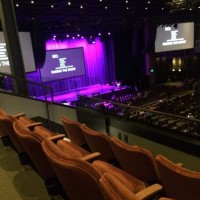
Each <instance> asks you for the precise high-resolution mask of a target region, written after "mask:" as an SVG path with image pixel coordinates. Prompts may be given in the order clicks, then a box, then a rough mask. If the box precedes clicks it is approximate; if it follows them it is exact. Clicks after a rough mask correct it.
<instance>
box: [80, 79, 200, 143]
mask: <svg viewBox="0 0 200 200" xmlns="http://www.w3.org/2000/svg"><path fill="white" fill-rule="evenodd" d="M199 84H200V83H199V80H198V79H190V80H185V81H184V82H174V83H173V82H171V83H165V84H160V85H156V86H153V87H151V88H148V89H145V90H141V91H138V90H137V89H136V88H127V89H123V90H118V91H116V92H115V91H112V92H111V93H108V94H104V95H99V96H95V98H84V99H80V100H79V101H78V102H77V106H78V107H86V108H89V109H93V110H97V111H100V112H103V113H107V114H111V115H114V116H119V117H123V118H126V119H129V120H132V121H137V122H141V123H143V124H144V123H145V124H148V125H151V126H153V127H154V126H155V127H158V128H161V129H162V130H163V129H164V130H170V131H172V132H174V133H177V134H183V135H186V136H188V137H191V138H196V139H197V140H199V138H200V116H199V109H200V107H199V102H200V95H199V88H200V87H199V86H200V85H199Z"/></svg>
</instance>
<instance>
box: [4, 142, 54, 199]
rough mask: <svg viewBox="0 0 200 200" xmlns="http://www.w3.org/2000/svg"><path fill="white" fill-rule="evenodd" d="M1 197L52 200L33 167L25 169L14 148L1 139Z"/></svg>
mask: <svg viewBox="0 0 200 200" xmlns="http://www.w3.org/2000/svg"><path fill="white" fill-rule="evenodd" d="M0 199H1V200H50V197H49V196H48V194H47V192H46V188H45V186H44V184H43V181H42V179H41V178H40V177H39V176H38V174H37V173H36V172H35V171H34V170H33V169H32V168H30V167H29V168H28V169H25V168H24V167H23V166H22V165H21V164H20V163H19V160H18V156H17V154H16V153H15V151H14V150H13V149H6V148H5V147H4V146H3V144H2V141H1V140H0Z"/></svg>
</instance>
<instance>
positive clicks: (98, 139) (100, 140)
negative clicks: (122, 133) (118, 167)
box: [81, 124, 116, 163]
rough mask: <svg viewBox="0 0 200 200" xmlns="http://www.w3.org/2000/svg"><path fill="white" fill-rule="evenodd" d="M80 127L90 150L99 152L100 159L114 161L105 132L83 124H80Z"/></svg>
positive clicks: (109, 141)
mask: <svg viewBox="0 0 200 200" xmlns="http://www.w3.org/2000/svg"><path fill="white" fill-rule="evenodd" d="M81 129H82V132H83V134H84V136H85V139H86V141H87V144H88V145H89V148H90V150H91V151H92V152H99V153H100V154H101V156H100V158H99V159H100V160H103V161H106V162H110V163H116V160H115V156H114V154H113V151H112V148H111V140H110V137H109V136H108V135H107V134H106V133H102V132H99V131H95V130H92V129H90V128H89V127H88V126H86V125H85V124H82V125H81Z"/></svg>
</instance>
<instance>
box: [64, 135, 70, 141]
mask: <svg viewBox="0 0 200 200" xmlns="http://www.w3.org/2000/svg"><path fill="white" fill-rule="evenodd" d="M63 140H65V141H67V142H71V140H70V139H69V138H67V137H66V136H65V137H64V138H63Z"/></svg>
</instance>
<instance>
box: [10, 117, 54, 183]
mask: <svg viewBox="0 0 200 200" xmlns="http://www.w3.org/2000/svg"><path fill="white" fill-rule="evenodd" d="M13 128H14V131H15V133H16V134H17V136H18V138H19V139H20V142H21V144H22V145H23V147H24V148H25V151H26V153H27V154H28V155H29V157H30V159H31V161H32V162H33V165H34V167H35V168H36V170H37V172H38V173H39V175H40V176H41V178H43V179H44V180H47V179H50V178H52V177H54V176H55V174H54V172H53V170H52V168H51V167H50V166H49V162H48V160H47V158H46V156H45V155H44V152H43V150H42V146H41V142H42V141H43V137H42V136H41V135H40V134H39V133H36V132H34V131H31V130H29V128H27V126H26V125H25V124H24V123H23V122H21V121H20V120H16V121H15V122H14V124H13Z"/></svg>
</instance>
